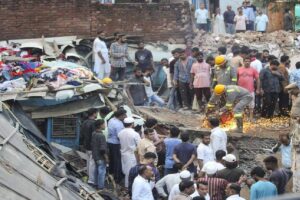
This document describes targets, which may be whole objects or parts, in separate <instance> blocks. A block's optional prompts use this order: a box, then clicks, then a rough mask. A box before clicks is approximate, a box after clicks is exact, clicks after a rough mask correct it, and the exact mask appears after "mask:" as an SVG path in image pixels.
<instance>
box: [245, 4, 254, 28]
mask: <svg viewBox="0 0 300 200" xmlns="http://www.w3.org/2000/svg"><path fill="white" fill-rule="evenodd" d="M245 4H246V7H245V10H244V12H243V13H244V15H245V16H246V18H247V24H246V30H247V31H254V22H255V15H256V14H255V12H256V7H255V6H254V5H252V4H251V3H250V0H245Z"/></svg>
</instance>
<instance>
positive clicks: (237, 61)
mask: <svg viewBox="0 0 300 200" xmlns="http://www.w3.org/2000/svg"><path fill="white" fill-rule="evenodd" d="M231 51H232V54H233V58H231V61H230V66H231V67H234V68H235V69H238V68H239V67H241V66H243V65H244V60H243V58H242V57H241V56H240V53H241V49H240V47H232V49H231Z"/></svg>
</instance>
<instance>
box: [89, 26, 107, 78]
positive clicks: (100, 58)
mask: <svg viewBox="0 0 300 200" xmlns="http://www.w3.org/2000/svg"><path fill="white" fill-rule="evenodd" d="M104 39H105V32H104V31H100V32H98V37H97V38H96V39H95V40H94V43H93V54H94V55H93V56H94V61H95V63H94V72H95V73H96V74H97V77H98V78H99V79H103V78H106V77H109V74H110V70H111V69H110V63H109V56H108V49H107V46H106V44H105V42H104V41H103V40H104Z"/></svg>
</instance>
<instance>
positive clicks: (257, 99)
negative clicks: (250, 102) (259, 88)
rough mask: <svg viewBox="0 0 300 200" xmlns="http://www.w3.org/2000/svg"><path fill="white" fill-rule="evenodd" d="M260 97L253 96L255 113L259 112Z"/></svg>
mask: <svg viewBox="0 0 300 200" xmlns="http://www.w3.org/2000/svg"><path fill="white" fill-rule="evenodd" d="M261 99H262V98H261V95H255V111H256V113H260V112H261Z"/></svg>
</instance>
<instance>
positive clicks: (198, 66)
mask: <svg viewBox="0 0 300 200" xmlns="http://www.w3.org/2000/svg"><path fill="white" fill-rule="evenodd" d="M190 84H191V85H190V87H191V88H194V92H195V94H196V97H197V102H198V105H199V108H201V107H202V109H200V110H204V105H203V103H202V98H203V96H204V97H205V99H206V102H208V101H209V99H210V96H211V94H210V85H211V83H210V66H209V65H208V64H207V63H206V62H205V61H204V59H203V53H202V52H199V53H198V57H197V62H196V63H194V64H193V65H192V69H191V82H190Z"/></svg>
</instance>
